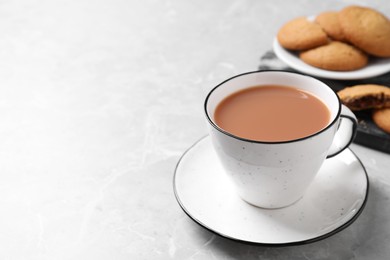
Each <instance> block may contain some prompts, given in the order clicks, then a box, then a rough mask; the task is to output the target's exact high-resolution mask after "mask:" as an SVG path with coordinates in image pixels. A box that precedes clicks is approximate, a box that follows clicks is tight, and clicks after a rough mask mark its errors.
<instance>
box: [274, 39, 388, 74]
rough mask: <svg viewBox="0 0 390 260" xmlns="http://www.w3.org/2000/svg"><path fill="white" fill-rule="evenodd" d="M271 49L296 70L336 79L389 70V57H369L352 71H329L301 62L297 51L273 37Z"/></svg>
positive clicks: (381, 72)
mask: <svg viewBox="0 0 390 260" xmlns="http://www.w3.org/2000/svg"><path fill="white" fill-rule="evenodd" d="M273 49H274V52H275V54H276V56H278V58H279V59H280V60H282V61H283V62H285V63H286V64H287V65H288V66H290V67H291V68H293V69H296V70H297V71H300V72H303V73H306V74H309V75H312V76H317V77H321V78H328V79H336V80H354V79H365V78H371V77H375V76H379V75H382V74H384V73H387V72H389V71H390V58H370V60H369V63H368V65H367V66H365V67H364V68H361V69H359V70H354V71H346V72H339V71H330V70H322V69H319V68H316V67H313V66H310V65H309V64H307V63H305V62H303V61H302V60H301V59H300V58H299V57H298V55H297V53H295V52H292V51H288V50H286V49H285V48H283V47H282V46H281V45H280V44H279V42H278V40H277V39H276V38H275V39H274V42H273Z"/></svg>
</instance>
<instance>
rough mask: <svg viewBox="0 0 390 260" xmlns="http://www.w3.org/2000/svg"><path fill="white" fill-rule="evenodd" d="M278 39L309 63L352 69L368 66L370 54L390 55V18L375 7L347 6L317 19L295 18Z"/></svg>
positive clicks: (318, 65) (331, 67) (324, 67)
mask: <svg viewBox="0 0 390 260" xmlns="http://www.w3.org/2000/svg"><path fill="white" fill-rule="evenodd" d="M277 39H278V41H279V43H280V45H281V46H283V47H284V48H286V49H289V50H292V51H297V52H299V57H300V59H302V60H303V61H304V62H305V63H307V64H309V65H312V66H314V67H318V68H321V69H325V70H332V71H352V70H357V69H360V68H363V67H365V66H366V65H367V64H368V62H369V57H370V56H375V57H381V58H389V57H390V20H389V19H388V18H387V17H386V16H384V15H383V14H381V13H380V12H378V11H376V10H374V9H372V8H368V7H360V6H348V7H345V8H344V9H342V10H341V11H338V12H331V11H329V12H323V13H321V14H319V15H318V16H317V17H316V18H314V20H309V19H308V18H306V17H298V18H295V19H293V20H291V21H289V22H287V23H286V24H285V25H284V26H282V28H281V29H280V30H279V32H278V34H277Z"/></svg>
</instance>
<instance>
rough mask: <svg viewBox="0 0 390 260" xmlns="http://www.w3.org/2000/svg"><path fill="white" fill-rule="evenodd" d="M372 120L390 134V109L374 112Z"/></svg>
mask: <svg viewBox="0 0 390 260" xmlns="http://www.w3.org/2000/svg"><path fill="white" fill-rule="evenodd" d="M372 120H373V121H374V123H375V124H376V125H377V126H378V127H379V128H381V129H382V130H383V131H385V132H387V133H389V134H390V108H382V109H377V110H374V111H373V113H372Z"/></svg>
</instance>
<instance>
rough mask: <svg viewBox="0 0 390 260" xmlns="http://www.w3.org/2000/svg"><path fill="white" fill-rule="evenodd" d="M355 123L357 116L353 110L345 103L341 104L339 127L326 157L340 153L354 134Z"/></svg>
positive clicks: (349, 142) (350, 141)
mask: <svg viewBox="0 0 390 260" xmlns="http://www.w3.org/2000/svg"><path fill="white" fill-rule="evenodd" d="M357 124H358V123H357V118H356V116H355V115H354V114H353V112H352V111H351V110H350V109H349V108H348V107H346V106H345V105H341V114H340V123H339V127H338V129H337V132H336V135H335V137H334V139H333V143H332V145H331V146H330V149H329V152H328V156H326V158H331V157H333V156H335V155H337V154H339V153H341V152H342V151H343V150H344V149H345V148H347V147H348V146H349V145H350V144H351V143H352V141H353V139H354V138H355V135H356V129H357Z"/></svg>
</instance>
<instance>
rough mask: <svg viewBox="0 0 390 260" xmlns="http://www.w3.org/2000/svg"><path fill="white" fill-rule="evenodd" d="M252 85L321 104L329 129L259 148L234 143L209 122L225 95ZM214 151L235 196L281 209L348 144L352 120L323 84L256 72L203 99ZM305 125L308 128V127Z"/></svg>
mask: <svg viewBox="0 0 390 260" xmlns="http://www.w3.org/2000/svg"><path fill="white" fill-rule="evenodd" d="M257 85H282V86H292V87H296V88H299V89H302V90H305V91H307V92H309V93H312V94H314V95H315V96H316V97H318V98H320V99H321V100H322V101H323V103H324V104H325V105H327V107H328V108H329V111H330V113H331V119H330V121H329V123H328V125H327V126H326V127H325V128H324V129H322V130H320V131H318V132H316V133H314V134H312V135H309V136H306V137H304V138H299V139H296V140H290V141H281V142H263V141H259V140H249V139H245V138H241V137H237V136H235V135H233V134H231V133H228V132H226V131H225V130H223V129H222V128H220V127H219V126H218V125H217V124H216V123H215V121H214V111H215V109H216V107H217V105H218V104H219V103H220V102H221V101H222V100H223V99H224V98H225V97H227V96H229V95H230V94H232V93H234V92H236V91H239V90H242V89H245V88H248V87H252V86H257ZM204 108H205V113H206V118H207V119H208V120H207V121H208V123H209V124H208V125H209V133H210V136H211V140H212V143H213V146H214V148H215V150H216V152H217V154H218V157H219V159H220V161H221V163H222V165H223V167H224V169H225V171H226V173H227V175H228V176H230V177H231V179H232V181H233V183H234V184H235V187H236V190H237V192H238V194H239V196H240V197H241V198H242V199H243V200H245V201H246V202H248V203H250V204H252V205H255V206H258V207H263V208H280V207H285V206H288V205H291V204H292V203H294V202H296V201H297V200H299V199H300V198H301V197H302V196H303V195H304V193H305V191H306V190H307V187H308V186H309V185H310V183H311V182H312V180H313V179H314V178H315V176H316V174H317V172H318V171H319V169H320V168H321V165H322V164H323V162H324V161H325V159H326V158H329V157H332V156H334V155H336V154H338V153H340V152H341V151H342V150H344V149H345V148H346V147H348V145H349V144H350V143H351V142H352V140H353V138H354V136H355V133H356V126H357V120H356V117H355V115H354V114H353V113H352V112H351V111H350V110H349V109H348V108H347V107H345V106H344V105H342V104H341V102H340V100H339V98H338V96H337V94H336V93H335V92H334V91H333V90H332V89H331V88H330V87H329V86H327V85H326V84H324V83H323V82H322V81H320V80H318V79H315V78H313V77H310V76H306V75H302V74H298V73H293V72H287V71H255V72H249V73H244V74H241V75H238V76H235V77H232V78H230V79H228V80H226V81H224V82H222V83H221V84H219V85H218V86H216V87H215V88H213V89H212V90H211V91H210V93H209V94H208V95H207V97H206V100H205V103H204ZM307 123H308V124H310V122H307Z"/></svg>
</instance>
